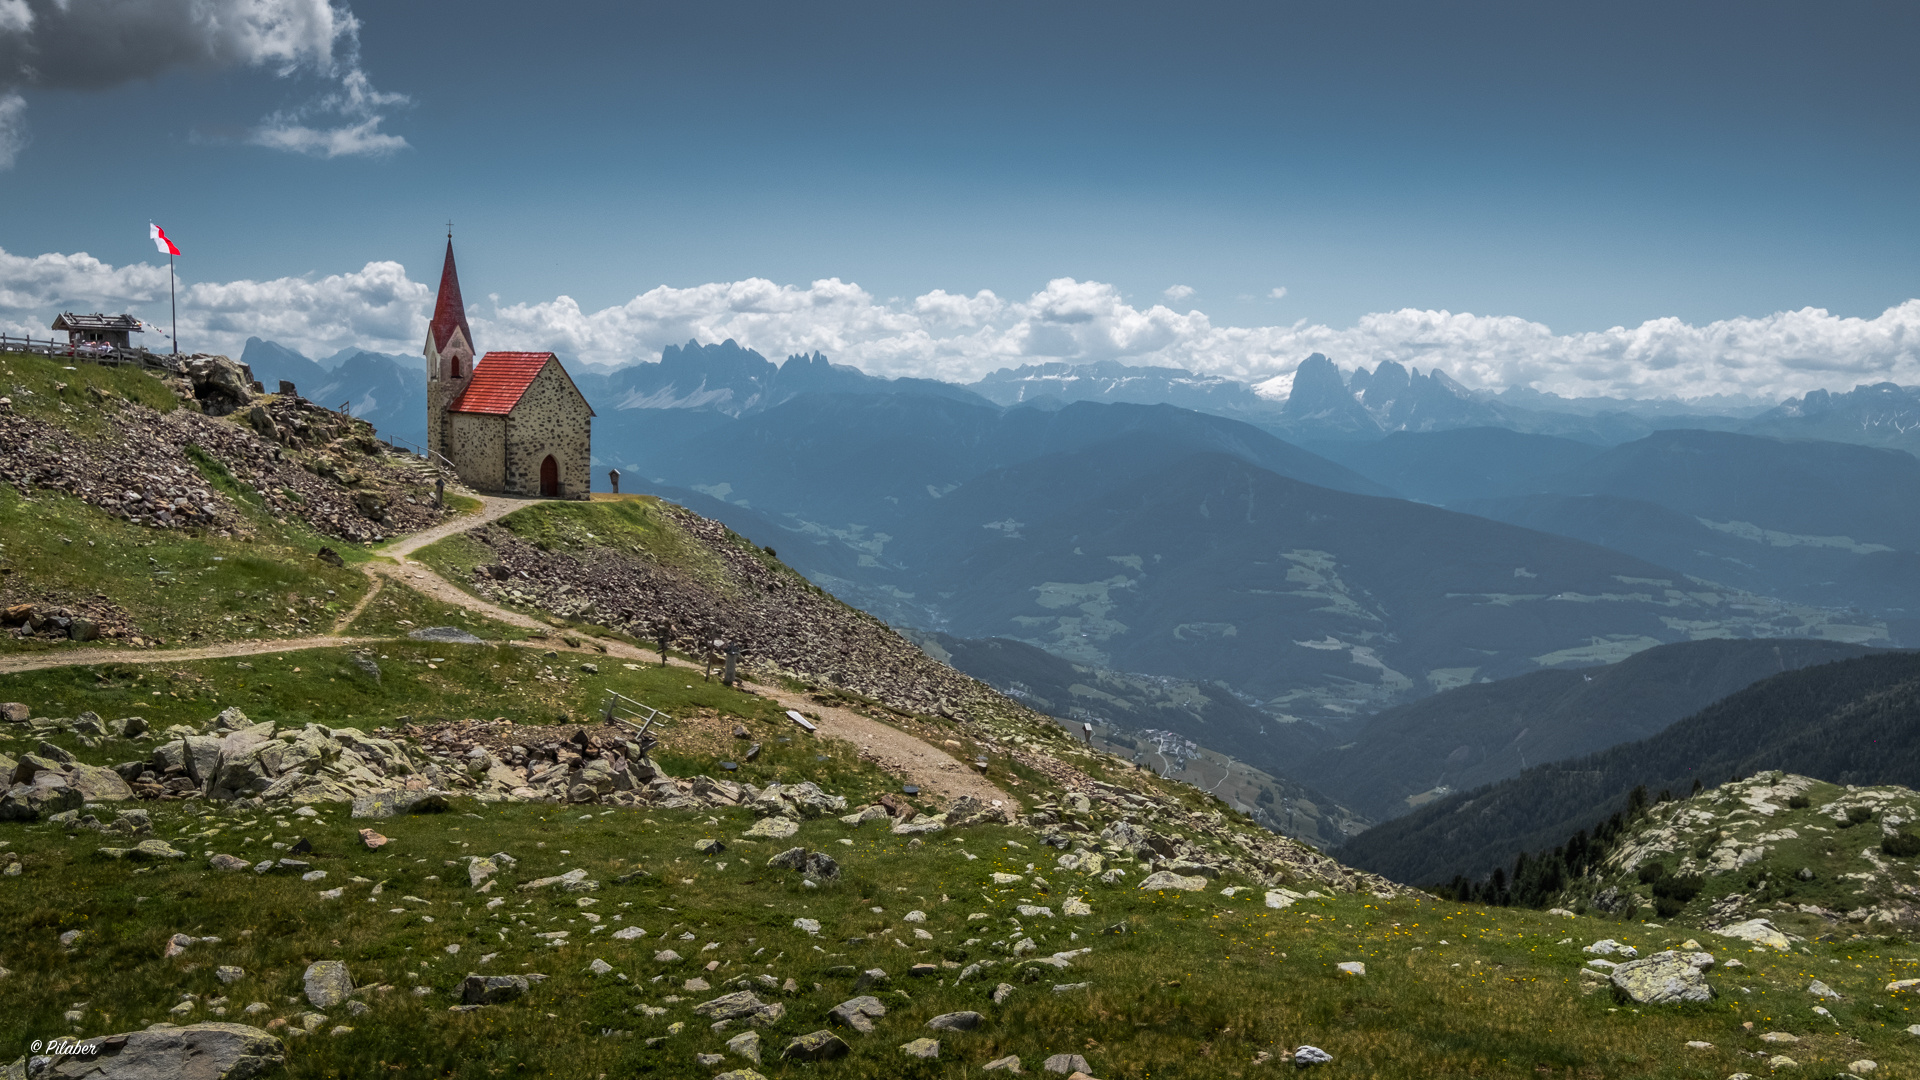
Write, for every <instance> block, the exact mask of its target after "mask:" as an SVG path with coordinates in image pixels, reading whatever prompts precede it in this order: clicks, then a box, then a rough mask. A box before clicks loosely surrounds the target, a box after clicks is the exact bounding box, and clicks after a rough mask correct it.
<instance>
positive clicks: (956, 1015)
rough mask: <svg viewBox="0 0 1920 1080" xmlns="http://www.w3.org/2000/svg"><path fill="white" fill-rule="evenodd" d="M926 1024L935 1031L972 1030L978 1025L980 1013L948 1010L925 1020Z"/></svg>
mask: <svg viewBox="0 0 1920 1080" xmlns="http://www.w3.org/2000/svg"><path fill="white" fill-rule="evenodd" d="M927 1026H928V1027H930V1028H932V1029H933V1030H935V1031H972V1030H973V1029H974V1028H977V1027H979V1026H980V1014H979V1013H977V1012H950V1013H941V1014H940V1015H939V1016H936V1017H934V1018H933V1019H931V1020H929V1021H927Z"/></svg>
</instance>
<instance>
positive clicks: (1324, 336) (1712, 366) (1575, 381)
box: [0, 251, 1920, 397]
mask: <svg viewBox="0 0 1920 1080" xmlns="http://www.w3.org/2000/svg"><path fill="white" fill-rule="evenodd" d="M467 284H468V285H469V286H470V287H471V288H472V292H473V294H479V292H480V289H481V288H484V287H485V284H486V283H484V282H478V281H471V282H468V283H467ZM432 299H433V296H432V289H431V288H430V287H429V285H428V284H426V283H424V282H419V281H414V280H413V279H411V278H410V277H408V275H407V272H406V270H405V268H404V267H402V266H401V265H400V264H399V263H394V262H372V263H368V264H367V265H366V266H364V267H362V268H361V269H360V270H358V271H356V272H353V273H348V274H335V275H330V276H327V277H323V278H305V277H302V278H278V279H274V280H271V281H234V282H226V283H188V284H184V285H183V288H182V290H181V294H180V319H181V321H180V327H181V331H180V333H181V340H182V343H183V344H184V345H185V346H186V347H188V348H194V349H207V350H213V351H226V352H236V351H237V350H238V349H239V348H240V346H241V344H242V343H243V342H244V341H245V339H246V338H247V337H248V336H250V335H258V336H260V337H264V338H269V339H271V340H275V341H278V342H280V343H281V344H283V345H286V346H288V347H290V348H294V349H298V350H300V351H301V352H304V353H306V354H307V355H309V356H324V355H328V354H331V353H333V352H336V351H338V350H340V349H343V348H346V347H348V346H359V347H363V348H368V349H373V350H376V351H379V352H389V353H406V354H411V353H414V352H417V351H418V350H419V348H420V343H421V341H422V340H424V338H425V335H426V319H427V314H428V310H429V307H430V305H431V303H432ZM81 308H84V309H86V310H96V309H103V310H114V311H121V310H126V311H131V312H133V313H134V314H135V315H138V316H140V317H142V318H148V319H161V320H164V319H165V317H166V267H165V266H153V265H147V264H136V265H130V266H121V267H115V266H110V265H108V264H105V263H102V262H100V261H99V260H97V259H94V258H92V257H91V256H88V255H86V254H74V255H63V254H48V255H41V256H38V257H33V258H28V257H22V256H16V255H10V254H7V253H5V252H4V251H0V326H4V327H5V328H6V329H7V330H8V332H9V333H16V334H17V333H21V332H25V331H28V330H30V331H31V332H32V333H34V334H35V335H39V336H45V335H46V333H47V329H46V327H47V324H48V323H49V322H51V321H52V318H53V316H54V315H55V314H57V313H58V312H59V311H61V310H65V309H81ZM469 319H470V321H471V322H472V324H473V328H474V334H475V336H476V337H477V338H478V339H479V344H480V346H481V347H482V348H483V349H488V348H524V349H554V350H556V351H559V352H561V353H563V354H565V355H567V356H570V357H577V358H578V359H580V360H583V361H587V362H591V363H596V364H623V363H630V362H633V361H639V360H654V359H657V358H658V357H659V355H660V350H661V349H662V348H663V347H664V346H667V345H673V344H680V343H683V342H686V341H688V340H690V339H691V340H696V341H701V342H718V341H723V340H726V339H727V338H733V339H734V340H736V341H738V342H740V343H741V344H742V345H745V346H747V347H749V348H753V349H757V350H759V351H760V352H761V353H763V354H764V355H766V356H768V357H771V358H773V359H776V360H778V359H781V358H783V357H785V356H787V355H789V354H792V353H806V352H813V351H815V350H818V351H820V352H822V353H825V354H826V355H827V356H828V357H829V358H831V359H832V360H834V361H835V362H837V363H845V364H854V365H857V366H859V367H861V368H863V369H865V370H867V371H869V372H872V373H874V374H879V375H918V376H926V377H934V378H942V379H949V380H953V381H960V382H966V381H971V380H973V379H976V378H978V377H980V376H981V375H983V374H985V373H987V372H989V371H991V370H993V369H995V368H998V367H1003V366H1015V365H1019V364H1026V363H1040V362H1045V361H1051V360H1066V361H1088V360H1118V361H1122V362H1125V363H1131V364H1153V365H1166V366H1174V367H1185V368H1189V369H1192V370H1195V371H1201V372H1206V373H1210V374H1216V375H1225V376H1230V377H1233V378H1239V379H1245V380H1247V381H1249V382H1263V383H1266V384H1268V389H1269V391H1270V392H1272V391H1279V392H1280V393H1282V394H1283V393H1284V392H1285V387H1287V386H1288V385H1290V383H1291V380H1292V373H1293V371H1294V369H1295V368H1296V367H1297V366H1298V365H1299V362H1300V361H1301V360H1302V359H1303V358H1305V357H1306V356H1307V355H1309V354H1310V353H1314V352H1321V353H1325V354H1326V355H1328V356H1330V357H1332V358H1333V359H1334V360H1335V361H1336V362H1338V363H1339V364H1340V365H1341V366H1343V367H1348V368H1352V367H1354V366H1357V365H1365V366H1368V367H1371V366H1373V365H1375V364H1377V363H1379V362H1380V361H1383V360H1395V361H1398V362H1400V363H1402V364H1406V365H1410V366H1418V367H1420V368H1421V369H1423V370H1425V369H1429V368H1433V367H1438V368H1440V369H1442V370H1444V371H1445V372H1447V374H1449V375H1451V376H1452V377H1454V378H1455V379H1458V380H1459V381H1460V382H1462V383H1464V384H1466V385H1468V386H1471V387H1479V388H1485V389H1493V390H1498V389H1503V388H1505V387H1509V386H1532V387H1534V388H1536V389H1539V390H1545V391H1552V392H1555V393H1560V394H1566V395H1569V396H1592V395H1610V396H1616V397H1699V396H1706V395H1711V394H1750V395H1754V396H1775V397H1784V396H1788V395H1798V394H1802V393H1805V392H1807V391H1808V390H1813V389H1819V388H1826V389H1832V390H1846V389H1851V388H1852V387H1853V386H1854V385H1856V384H1859V383H1871V382H1881V381H1892V382H1899V383H1904V384H1907V385H1915V384H1920V300H1909V301H1907V302H1906V303H1903V304H1900V305H1897V306H1895V307H1892V308H1889V309H1888V310H1886V311H1885V312H1883V313H1881V314H1880V315H1878V316H1875V317H1873V318H1870V319H1860V318H1842V317H1839V316H1836V315H1833V314H1832V313H1830V312H1827V311H1825V310H1822V309H1819V308H1804V309H1801V310H1799V311H1783V312H1777V313H1774V314H1771V315H1765V316H1759V317H1753V318H1739V319H1727V320H1723V321H1720V322H1715V323H1709V324H1706V325H1704V326H1693V325H1690V324H1687V323H1684V322H1682V321H1680V320H1678V319H1672V318H1668V319H1655V320H1652V321H1650V322H1646V323H1643V324H1641V325H1640V326H1636V327H1614V328H1612V329H1609V330H1601V331H1593V332H1586V333H1577V334H1555V333H1554V332H1553V331H1552V330H1551V329H1549V328H1548V327H1546V326H1544V325H1542V324H1540V323H1537V322H1532V321H1530V320H1527V319H1522V318H1517V317H1514V316H1483V315H1472V314H1465V313H1454V312H1447V311H1419V310H1414V309H1406V310H1402V311H1392V312H1382V313H1379V314H1374V315H1368V316H1365V317H1363V318H1361V319H1360V320H1358V321H1357V322H1356V323H1354V324H1353V325H1352V326H1348V327H1331V326H1324V325H1316V324H1309V323H1307V322H1306V321H1305V320H1301V321H1299V322H1296V323H1293V324H1292V325H1287V326H1215V325H1214V324H1213V323H1212V321H1211V320H1210V319H1209V318H1208V317H1207V315H1206V314H1205V313H1204V312H1200V311H1189V312H1186V313H1185V314H1182V313H1179V312H1175V311H1173V310H1171V309H1169V308H1167V307H1165V306H1163V305H1159V304H1156V305H1153V306H1151V307H1148V308H1145V309H1141V308H1137V307H1134V306H1133V305H1131V304H1129V303H1127V302H1126V300H1125V299H1124V298H1123V297H1122V296H1121V294H1120V292H1119V290H1118V289H1116V288H1115V287H1113V286H1112V285H1108V284H1104V283H1102V282H1083V281H1076V280H1074V279H1072V278H1059V279H1056V280H1054V281H1050V282H1048V283H1047V285H1046V287H1045V288H1043V289H1041V290H1040V291H1038V292H1036V293H1034V294H1032V295H1031V296H1029V297H1027V298H1026V299H1025V300H1019V301H1011V300H1006V299H1003V298H1001V297H998V296H996V295H994V294H993V293H991V292H987V291H984V290H983V291H980V292H977V293H974V294H973V295H971V296H968V295H965V294H960V293H949V292H946V291H944V290H934V291H932V292H928V293H926V294H924V295H922V296H918V297H914V298H911V299H906V300H900V301H889V300H882V299H879V298H876V297H875V296H873V295H872V294H870V293H868V292H867V291H866V290H865V289H862V288H861V287H860V286H858V285H855V284H851V283H848V282H845V281H841V280H839V279H837V278H827V279H823V280H820V281H815V282H813V283H811V284H809V285H805V286H800V285H781V284H778V283H775V282H772V281H768V280H765V279H763V278H749V279H747V280H744V281H733V282H715V283H711V284H706V285H695V286H692V287H689V288H675V287H671V286H665V285H663V286H660V287H658V288H655V289H652V290H649V291H648V292H646V293H643V294H641V295H639V296H636V297H634V298H633V299H632V300H629V301H627V302H626V303H624V304H619V305H615V306H613V307H608V308H603V309H600V310H598V311H587V310H585V309H583V308H582V307H581V306H580V305H579V303H577V302H576V301H574V300H573V299H572V298H571V297H566V296H560V297H556V298H554V299H552V300H547V301H541V302H531V303H529V302H520V303H510V304H504V305H503V304H501V303H500V302H499V301H498V300H494V301H493V302H491V303H488V304H483V305H479V306H476V307H475V308H474V309H473V310H472V311H470V312H469Z"/></svg>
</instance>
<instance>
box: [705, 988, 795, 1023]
mask: <svg viewBox="0 0 1920 1080" xmlns="http://www.w3.org/2000/svg"><path fill="white" fill-rule="evenodd" d="M693 1011H694V1012H696V1013H698V1014H700V1015H701V1016H705V1017H707V1018H709V1019H712V1020H741V1019H744V1020H746V1021H747V1022H748V1023H750V1024H752V1025H753V1026H754V1027H765V1026H767V1025H768V1024H771V1023H774V1022H776V1021H778V1020H779V1019H780V1018H781V1017H783V1016H785V1015H786V1014H787V1007H786V1006H785V1005H782V1004H781V1003H779V1002H777V1001H761V1000H760V996H759V995H758V994H755V993H754V992H753V991H751V990H738V991H735V992H734V993H731V994H722V995H720V996H719V997H717V998H714V999H713V1000H711V1001H703V1002H701V1003H700V1004H698V1005H695V1006H694V1007H693Z"/></svg>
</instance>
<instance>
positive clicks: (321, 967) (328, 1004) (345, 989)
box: [303, 960, 353, 1009]
mask: <svg viewBox="0 0 1920 1080" xmlns="http://www.w3.org/2000/svg"><path fill="white" fill-rule="evenodd" d="M303 982H304V983H305V986H306V991H307V1000H308V1001H310V1002H312V1003H313V1007H314V1008H316V1009H330V1008H332V1007H333V1006H335V1005H338V1004H340V1003H341V1002H343V1001H345V1000H347V997H348V995H350V994H352V993H353V977H352V976H351V975H348V974H347V965H346V962H345V961H343V960H316V961H314V962H313V963H311V964H308V965H307V973H306V976H305V978H304V979H303Z"/></svg>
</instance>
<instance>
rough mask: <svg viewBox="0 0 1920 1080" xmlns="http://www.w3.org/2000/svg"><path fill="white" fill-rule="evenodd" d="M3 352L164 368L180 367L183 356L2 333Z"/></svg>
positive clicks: (175, 369)
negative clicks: (43, 339)
mask: <svg viewBox="0 0 1920 1080" xmlns="http://www.w3.org/2000/svg"><path fill="white" fill-rule="evenodd" d="M0 352H18V353H37V354H38V355H41V356H51V357H54V358H56V359H62V360H85V361H86V362H88V363H90V364H138V365H140V366H141V367H143V368H157V369H159V370H161V371H178V370H180V358H179V357H177V356H174V355H172V354H170V353H157V352H150V351H148V350H147V349H146V348H144V347H142V348H137V349H122V348H120V347H118V346H116V345H106V344H102V343H100V342H88V341H83V342H78V343H68V342H65V341H54V340H52V339H51V338H49V339H47V340H45V341H35V340H34V339H33V338H31V337H12V336H10V335H7V334H0Z"/></svg>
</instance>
